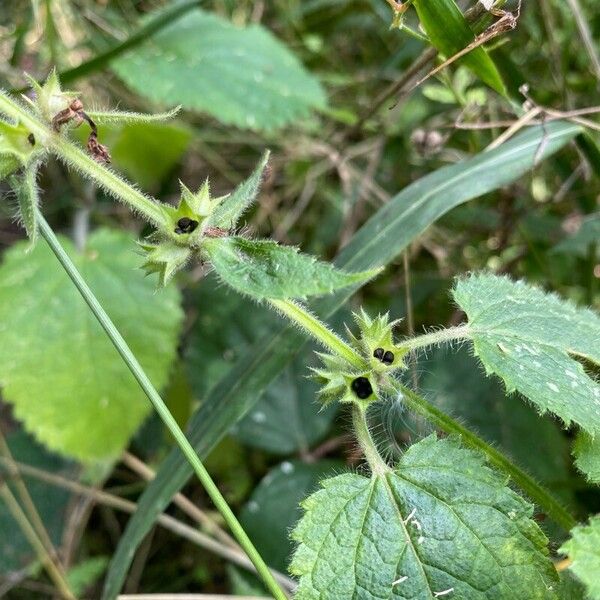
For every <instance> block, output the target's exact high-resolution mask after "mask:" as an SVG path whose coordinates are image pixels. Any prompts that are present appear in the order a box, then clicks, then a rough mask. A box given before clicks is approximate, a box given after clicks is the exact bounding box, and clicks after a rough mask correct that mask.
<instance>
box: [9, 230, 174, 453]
mask: <svg viewBox="0 0 600 600" xmlns="http://www.w3.org/2000/svg"><path fill="white" fill-rule="evenodd" d="M61 242H62V243H63V244H64V245H65V247H66V248H67V251H68V252H69V254H70V255H71V257H72V259H73V261H74V262H75V264H76V265H77V267H78V269H79V270H80V271H81V273H82V275H83V277H84V278H85V280H86V281H87V282H88V284H89V285H90V287H91V288H92V290H93V292H94V294H96V296H97V297H98V300H99V301H100V303H101V304H102V306H104V307H105V309H106V311H107V312H108V314H109V315H110V317H111V319H113V321H114V323H115V325H116V326H117V328H118V329H119V331H120V332H121V333H122V334H123V337H124V338H125V340H126V341H127V343H128V344H129V345H130V347H131V349H132V351H133V353H134V354H135V355H136V357H137V358H138V359H139V361H140V363H141V364H142V366H143V368H144V369H145V371H146V373H148V375H149V377H150V378H151V380H152V382H153V383H154V385H156V386H157V387H158V388H161V387H162V386H163V385H164V384H165V383H166V381H167V377H168V374H169V368H170V366H171V363H172V361H173V359H174V357H175V350H176V345H177V334H178V330H179V325H180V323H181V319H182V313H181V309H180V308H179V293H178V292H177V289H176V288H175V287H174V286H172V287H170V288H168V289H165V290H163V291H162V292H161V293H160V294H155V293H154V286H153V284H152V282H151V281H150V280H149V279H147V278H145V277H144V275H143V274H142V272H141V271H140V270H139V269H137V267H138V266H139V262H140V259H139V257H138V256H136V254H135V253H134V252H133V250H132V244H131V238H130V237H129V236H128V235H125V234H122V233H118V232H116V231H110V230H99V231H97V232H95V233H94V234H93V235H92V236H91V237H90V239H89V243H88V245H87V248H86V250H85V252H84V253H83V254H79V253H77V252H76V251H75V250H74V249H73V246H72V245H71V244H70V242H69V241H68V240H61ZM23 248H24V246H23V244H16V245H15V246H14V247H13V248H11V249H10V250H9V251H8V252H7V254H6V255H5V261H4V264H3V265H2V267H0V385H1V386H2V391H3V396H4V399H5V400H7V401H8V402H10V403H11V404H12V405H13V406H14V410H15V416H16V417H17V418H19V419H21V420H22V421H23V423H24V424H25V427H26V428H27V429H28V430H29V431H30V432H31V433H33V434H34V435H35V436H36V438H37V439H38V440H40V441H42V442H43V443H44V444H46V445H47V446H48V447H49V448H52V449H53V450H57V451H59V452H62V453H64V454H67V455H70V456H73V457H76V458H79V459H82V460H89V459H100V458H109V457H114V456H117V455H118V453H119V452H120V451H121V450H122V449H123V447H124V446H125V445H126V444H127V441H128V440H129V438H130V436H131V435H132V434H133V433H134V432H135V431H136V429H137V428H138V427H139V425H140V424H141V422H142V420H143V419H144V417H145V416H146V415H147V414H148V412H149V410H150V403H149V402H148V400H147V399H146V397H145V395H144V393H143V392H142V391H141V390H140V388H139V385H138V384H137V382H136V381H135V379H134V378H133V375H132V374H131V373H130V372H129V370H128V369H127V367H126V366H125V364H124V363H123V361H122V359H121V358H120V357H119V355H118V354H117V351H116V350H115V348H114V347H113V346H112V344H111V343H110V341H109V340H108V338H107V337H106V334H105V333H104V331H103V330H102V328H101V327H100V325H99V324H98V322H97V321H96V319H95V317H94V316H93V314H92V313H91V311H90V310H89V308H88V307H87V305H86V304H85V302H84V301H83V299H82V298H81V296H80V295H79V293H78V292H77V290H76V289H75V287H74V286H73V284H72V283H71V281H70V279H69V278H68V276H67V275H66V273H64V271H63V270H62V269H61V267H60V265H59V264H58V262H57V261H56V258H55V257H54V255H53V254H52V252H51V251H50V250H49V248H48V247H47V246H46V245H45V244H38V245H37V246H36V248H35V249H34V250H33V251H32V252H31V253H30V254H28V255H25V254H24V252H23Z"/></svg>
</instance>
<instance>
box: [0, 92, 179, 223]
mask: <svg viewBox="0 0 600 600" xmlns="http://www.w3.org/2000/svg"><path fill="white" fill-rule="evenodd" d="M0 112H2V113H4V114H6V115H7V116H9V117H10V118H12V119H14V120H15V121H18V122H20V123H22V124H23V125H24V126H25V127H27V129H29V131H31V133H33V135H34V136H35V139H36V140H37V142H38V143H39V144H42V146H44V147H46V148H47V149H48V150H49V151H50V152H53V153H54V154H56V156H58V158H60V159H61V160H63V161H64V162H66V163H67V164H69V165H70V166H71V167H73V168H75V169H77V170H78V171H80V172H81V173H82V174H83V175H84V176H85V177H87V178H88V179H91V180H92V181H94V182H95V183H97V184H98V185H99V186H101V187H102V188H104V189H105V190H106V191H107V192H109V193H110V194H112V195H113V196H114V197H115V198H117V200H120V201H121V202H124V203H125V204H128V205H129V206H130V207H131V208H132V209H133V210H134V211H136V212H138V213H140V214H141V215H142V216H143V217H144V218H145V219H147V220H148V221H149V222H151V223H153V224H154V225H157V226H159V227H161V226H164V225H166V222H167V221H166V217H165V214H164V213H163V211H162V209H161V206H160V203H159V202H158V201H157V200H154V199H153V198H150V197H149V196H146V195H145V194H143V193H142V192H140V191H139V190H138V189H136V188H135V187H134V186H132V185H131V184H130V183H128V182H127V181H125V180H124V179H122V178H121V177H120V176H119V175H117V174H116V173H114V172H113V171H111V170H110V169H107V168H106V167H105V166H103V165H101V164H100V163H98V162H96V161H95V160H94V159H93V158H92V157H90V156H88V155H87V154H86V153H85V152H83V150H81V149H80V148H79V147H78V146H76V145H75V144H73V143H72V142H70V141H69V140H68V139H66V138H65V137H64V136H63V135H61V134H60V133H58V132H56V131H53V130H52V128H51V127H50V126H49V125H47V124H46V123H44V121H42V120H41V119H40V118H39V117H38V116H36V115H34V114H32V112H31V111H30V110H28V109H27V108H26V107H24V106H23V105H22V104H21V103H19V102H17V101H15V100H13V99H12V98H10V97H9V96H8V95H7V94H5V93H3V92H0Z"/></svg>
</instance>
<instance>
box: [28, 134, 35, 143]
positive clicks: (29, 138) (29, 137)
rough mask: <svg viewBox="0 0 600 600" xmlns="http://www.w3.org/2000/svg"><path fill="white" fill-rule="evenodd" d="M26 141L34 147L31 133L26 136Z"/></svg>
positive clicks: (33, 137)
mask: <svg viewBox="0 0 600 600" xmlns="http://www.w3.org/2000/svg"><path fill="white" fill-rule="evenodd" d="M27 141H28V142H29V143H30V144H31V145H32V146H35V136H34V135H33V133H30V134H29V135H28V136H27Z"/></svg>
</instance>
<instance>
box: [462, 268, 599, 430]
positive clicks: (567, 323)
mask: <svg viewBox="0 0 600 600" xmlns="http://www.w3.org/2000/svg"><path fill="white" fill-rule="evenodd" d="M454 298H455V300H456V302H457V303H458V305H459V306H460V307H461V308H462V309H463V310H464V311H465V312H466V313H467V316H468V318H469V327H470V330H471V334H470V335H471V338H472V339H473V343H474V349H475V354H476V356H478V357H479V359H480V360H481V362H482V363H483V365H484V366H485V369H486V371H487V372H488V373H494V374H496V375H498V376H499V377H500V378H501V379H502V380H503V381H504V383H505V385H506V388H507V390H508V391H509V392H513V391H518V392H520V393H521V394H523V395H524V396H525V397H527V398H529V400H531V402H533V403H534V404H535V406H536V407H537V408H538V410H539V411H540V412H541V413H542V414H543V413H545V412H546V411H549V412H551V413H553V414H555V415H557V416H559V417H560V418H561V419H562V420H563V421H564V422H565V424H566V425H567V426H568V425H569V424H570V423H571V422H574V423H577V424H578V425H579V426H580V427H582V428H583V429H584V430H585V431H588V432H589V433H591V434H592V435H593V434H594V433H600V411H599V410H598V407H600V385H599V384H598V383H597V382H596V381H594V380H593V379H592V378H591V377H590V376H589V375H588V374H587V373H586V372H585V370H584V369H583V366H582V365H581V364H580V363H579V362H577V360H575V359H574V357H579V358H586V359H588V360H590V361H592V362H596V363H600V345H599V344H598V340H600V317H598V315H596V314H595V313H593V312H592V311H591V310H588V309H585V308H578V307H577V306H575V305H574V304H573V303H571V302H568V301H566V300H562V299H560V298H559V297H558V296H556V295H553V294H547V293H545V292H543V291H542V290H540V289H538V288H535V287H533V286H530V285H527V284H525V283H523V282H521V281H519V282H514V281H511V280H510V279H509V278H507V277H498V276H495V275H490V274H480V275H471V276H470V277H467V278H465V279H461V280H459V281H458V283H457V285H456V288H455V290H454Z"/></svg>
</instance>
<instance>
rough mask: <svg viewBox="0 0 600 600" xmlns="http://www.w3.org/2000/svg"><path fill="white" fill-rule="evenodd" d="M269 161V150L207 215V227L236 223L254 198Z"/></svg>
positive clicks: (230, 225)
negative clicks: (244, 178)
mask: <svg viewBox="0 0 600 600" xmlns="http://www.w3.org/2000/svg"><path fill="white" fill-rule="evenodd" d="M268 161H269V152H265V153H264V154H263V156H262V158H261V160H260V162H259V163H258V165H257V166H256V168H255V169H254V171H253V173H252V175H250V177H248V179H246V181H244V182H242V183H241V184H240V185H239V186H238V187H237V188H236V189H235V190H234V191H233V193H232V194H231V195H230V196H228V197H227V198H225V199H223V200H222V201H221V202H219V204H217V206H216V207H215V209H214V210H213V212H212V213H211V214H210V215H209V216H208V217H207V223H206V225H207V226H208V227H221V228H223V229H231V228H232V227H235V226H236V225H237V222H238V220H239V219H240V217H241V216H242V214H243V213H244V212H245V211H246V210H247V209H248V208H249V207H250V205H251V204H252V203H253V202H254V200H255V199H256V195H257V194H258V190H259V188H260V183H261V181H262V178H263V173H264V172H265V168H266V166H267V162H268Z"/></svg>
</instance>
